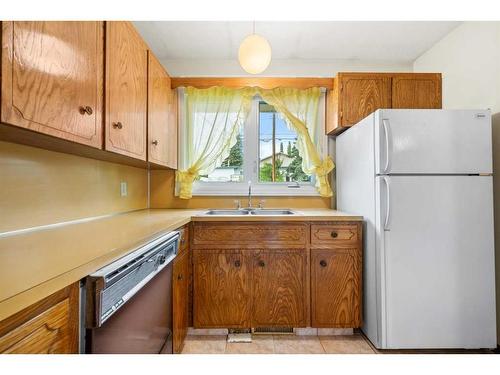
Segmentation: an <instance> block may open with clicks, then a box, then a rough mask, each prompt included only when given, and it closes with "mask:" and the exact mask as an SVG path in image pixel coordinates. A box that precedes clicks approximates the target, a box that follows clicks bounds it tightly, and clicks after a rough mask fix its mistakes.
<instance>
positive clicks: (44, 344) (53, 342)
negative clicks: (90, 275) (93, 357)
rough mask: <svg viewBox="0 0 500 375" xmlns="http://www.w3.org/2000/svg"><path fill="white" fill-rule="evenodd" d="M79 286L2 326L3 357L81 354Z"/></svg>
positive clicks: (18, 315)
mask: <svg viewBox="0 0 500 375" xmlns="http://www.w3.org/2000/svg"><path fill="white" fill-rule="evenodd" d="M78 292H79V286H78V283H75V284H72V285H70V286H68V287H66V288H64V289H63V290H60V291H58V292H56V293H54V294H52V295H51V296H49V297H47V298H45V299H43V300H41V301H40V302H37V303H35V304H34V305H32V306H30V307H27V308H26V309H24V310H22V311H20V312H19V313H17V314H14V315H13V316H11V317H9V318H7V319H5V320H3V321H1V322H0V354H7V353H16V354H63V353H74V354H76V353H78V324H79V321H78V314H79V311H78V309H79V307H78Z"/></svg>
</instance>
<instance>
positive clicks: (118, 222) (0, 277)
mask: <svg viewBox="0 0 500 375" xmlns="http://www.w3.org/2000/svg"><path fill="white" fill-rule="evenodd" d="M205 211H206V210H205V209H197V210H193V209H189V210H188V209H146V210H140V211H133V212H129V213H123V214H118V215H114V216H110V217H106V218H101V219H96V220H89V221H85V222H79V223H74V224H68V225H61V226H54V227H51V228H49V229H43V230H36V231H28V232H25V233H21V234H17V235H11V236H6V237H0V320H3V319H4V318H6V317H8V316H10V315H12V314H14V313H16V312H18V311H20V310H22V309H23V308H25V307H28V306H29V305H31V304H33V303H35V302H37V301H39V300H40V299H42V298H45V297H47V296H49V295H50V294H52V293H54V292H56V291H58V290H60V289H62V288H64V287H65V286H67V285H69V284H71V283H74V282H76V281H78V280H80V279H82V278H83V277H85V276H87V275H88V274H90V273H92V272H94V271H96V270H98V269H99V268H101V267H103V266H105V265H106V264H109V263H110V262H112V261H114V260H116V259H118V258H120V257H122V256H124V255H126V254H127V253H129V252H131V251H132V250H133V249H134V248H136V247H137V246H138V245H140V244H141V243H144V242H147V241H148V240H150V239H153V238H155V237H157V236H159V235H161V234H162V233H164V232H169V231H171V230H174V229H177V228H180V227H181V226H183V225H185V224H187V223H189V222H190V221H207V220H210V221H227V220H228V219H230V220H231V221H276V220H279V221H285V220H286V221H321V220H323V221H325V220H328V221H360V220H362V217H360V216H354V215H348V214H345V213H342V212H339V211H336V210H329V209H323V210H321V209H315V210H305V209H300V210H294V211H295V212H297V215H290V216H287V215H283V216H217V217H213V216H210V217H209V216H203V215H202V214H203V213H204V212H205Z"/></svg>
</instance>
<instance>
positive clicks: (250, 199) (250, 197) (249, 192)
mask: <svg viewBox="0 0 500 375" xmlns="http://www.w3.org/2000/svg"><path fill="white" fill-rule="evenodd" d="M248 208H252V181H248Z"/></svg>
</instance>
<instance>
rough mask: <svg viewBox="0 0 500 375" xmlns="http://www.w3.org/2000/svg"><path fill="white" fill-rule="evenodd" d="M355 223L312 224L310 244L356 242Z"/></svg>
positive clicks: (356, 230)
mask: <svg viewBox="0 0 500 375" xmlns="http://www.w3.org/2000/svg"><path fill="white" fill-rule="evenodd" d="M359 236H360V233H359V228H358V225H357V224H312V225H311V244H312V245H314V246H317V245H335V244H341V243H347V244H356V243H357V242H358V241H359Z"/></svg>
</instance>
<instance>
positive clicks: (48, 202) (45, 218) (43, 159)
mask: <svg viewBox="0 0 500 375" xmlns="http://www.w3.org/2000/svg"><path fill="white" fill-rule="evenodd" d="M121 181H126V182H127V184H128V195H127V196H126V197H121V196H120V182H121ZM147 198H148V176H147V170H144V169H139V168H134V167H129V166H124V165H118V164H113V163H108V162H103V161H98V160H94V159H87V158H82V157H78V156H73V155H67V154H62V153H58V152H51V151H46V150H42V149H38V148H34V147H28V146H23V145H18V144H13V143H7V142H0V213H1V220H0V233H2V232H6V231H11V230H17V229H23V228H29V227H34V226H39V225H45V224H53V223H58V222H62V221H68V220H74V219H80V218H84V217H89V216H98V215H105V214H111V213H117V212H123V211H129V210H135V209H140V208H146V207H147V203H148V202H147Z"/></svg>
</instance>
